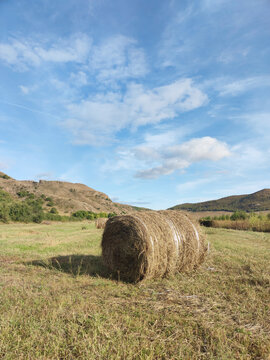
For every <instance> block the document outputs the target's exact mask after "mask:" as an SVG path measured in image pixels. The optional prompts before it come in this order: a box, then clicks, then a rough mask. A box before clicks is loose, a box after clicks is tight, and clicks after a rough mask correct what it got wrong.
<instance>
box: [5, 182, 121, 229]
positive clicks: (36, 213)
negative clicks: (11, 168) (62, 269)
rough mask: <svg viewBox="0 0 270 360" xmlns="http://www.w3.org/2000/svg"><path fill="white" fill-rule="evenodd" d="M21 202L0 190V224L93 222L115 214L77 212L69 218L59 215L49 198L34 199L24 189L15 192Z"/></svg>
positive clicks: (33, 196)
mask: <svg viewBox="0 0 270 360" xmlns="http://www.w3.org/2000/svg"><path fill="white" fill-rule="evenodd" d="M17 196H18V198H19V199H21V200H15V199H14V198H13V197H12V196H11V195H10V194H9V193H7V192H6V191H4V190H2V189H0V223H1V222H2V223H8V222H11V221H15V222H24V223H29V222H34V223H41V222H42V221H44V220H49V221H64V222H66V221H76V220H79V221H80V220H84V219H86V220H94V219H97V218H100V217H111V216H115V215H116V214H115V213H109V214H107V213H105V212H100V213H94V212H93V211H85V210H79V211H76V212H74V213H73V214H72V215H71V216H66V215H59V214H58V210H57V209H56V208H55V207H54V202H53V199H52V198H51V197H45V195H41V196H40V197H36V196H35V194H33V193H30V192H29V191H26V190H24V189H22V190H20V191H18V192H17ZM44 206H45V207H46V206H47V207H49V209H50V210H49V211H44Z"/></svg>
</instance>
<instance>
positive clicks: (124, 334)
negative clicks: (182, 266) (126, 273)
mask: <svg viewBox="0 0 270 360" xmlns="http://www.w3.org/2000/svg"><path fill="white" fill-rule="evenodd" d="M206 232H207V241H209V243H210V253H209V254H208V257H207V259H206V261H205V262H204V264H203V265H202V266H201V267H200V268H199V269H198V270H197V271H196V272H193V273H192V274H179V275H177V276H175V277H173V278H169V279H160V280H147V281H144V282H141V283H138V284H137V285H133V284H127V283H124V282H122V281H121V280H120V281H117V280H114V279H112V278H111V277H110V274H109V273H108V272H107V270H106V268H105V267H104V266H103V264H102V260H101V257H100V254H101V249H100V240H101V235H102V230H99V229H95V226H94V223H91V224H89V223H66V224H61V223H59V224H51V225H29V224H28V225H21V224H16V225H14V224H9V225H1V226H0V359H166V360H167V359H207V360H208V359H219V360H222V359H228V360H229V359H230V360H231V359H243V360H248V359H250V360H251V359H252V360H253V359H263V360H264V359H270V312H269V304H270V296H269V289H270V234H265V233H255V232H243V231H236V230H227V229H207V230H206Z"/></svg>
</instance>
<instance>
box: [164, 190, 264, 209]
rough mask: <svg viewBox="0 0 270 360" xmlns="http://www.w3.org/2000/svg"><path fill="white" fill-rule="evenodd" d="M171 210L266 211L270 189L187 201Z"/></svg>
mask: <svg viewBox="0 0 270 360" xmlns="http://www.w3.org/2000/svg"><path fill="white" fill-rule="evenodd" d="M170 210H186V211H194V212H196V211H236V210H244V211H247V212H251V211H265V210H270V189H263V190H260V191H257V192H255V193H252V194H246V195H234V196H227V197H224V198H221V199H218V200H210V201H204V202H199V203H194V204H192V203H185V204H180V205H176V206H173V207H171V208H170Z"/></svg>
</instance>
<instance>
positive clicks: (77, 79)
mask: <svg viewBox="0 0 270 360" xmlns="http://www.w3.org/2000/svg"><path fill="white" fill-rule="evenodd" d="M70 80H71V83H72V85H74V86H78V87H80V86H84V85H87V83H88V77H87V74H86V73H85V72H83V71H78V72H77V73H71V75H70Z"/></svg>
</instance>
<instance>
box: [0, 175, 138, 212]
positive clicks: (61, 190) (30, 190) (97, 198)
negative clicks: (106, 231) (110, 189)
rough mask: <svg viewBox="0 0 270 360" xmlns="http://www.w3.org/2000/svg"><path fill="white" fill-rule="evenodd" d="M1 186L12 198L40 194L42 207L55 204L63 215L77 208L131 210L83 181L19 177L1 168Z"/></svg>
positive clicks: (38, 195)
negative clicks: (21, 178) (23, 178)
mask: <svg viewBox="0 0 270 360" xmlns="http://www.w3.org/2000/svg"><path fill="white" fill-rule="evenodd" d="M0 189H2V190H4V191H5V192H7V193H9V194H10V196H11V197H12V198H13V199H15V200H23V199H24V198H25V197H31V198H34V199H38V198H43V199H44V200H45V201H44V205H43V206H44V208H45V209H46V207H47V209H48V207H50V206H54V207H55V208H57V210H58V211H59V213H60V214H66V215H69V214H71V213H73V212H75V211H78V210H87V211H93V212H97V213H99V212H107V213H110V212H115V213H116V214H123V213H129V212H132V211H134V209H133V207H132V206H129V205H124V204H119V203H115V202H113V201H112V200H111V199H110V198H109V197H108V195H106V194H104V193H102V192H99V191H96V190H94V189H92V188H90V187H88V186H86V185H83V184H74V183H69V182H63V181H45V180H40V181H39V182H36V181H27V180H24V181H19V180H15V179H12V178H11V177H9V176H8V175H6V174H4V173H3V172H0Z"/></svg>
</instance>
